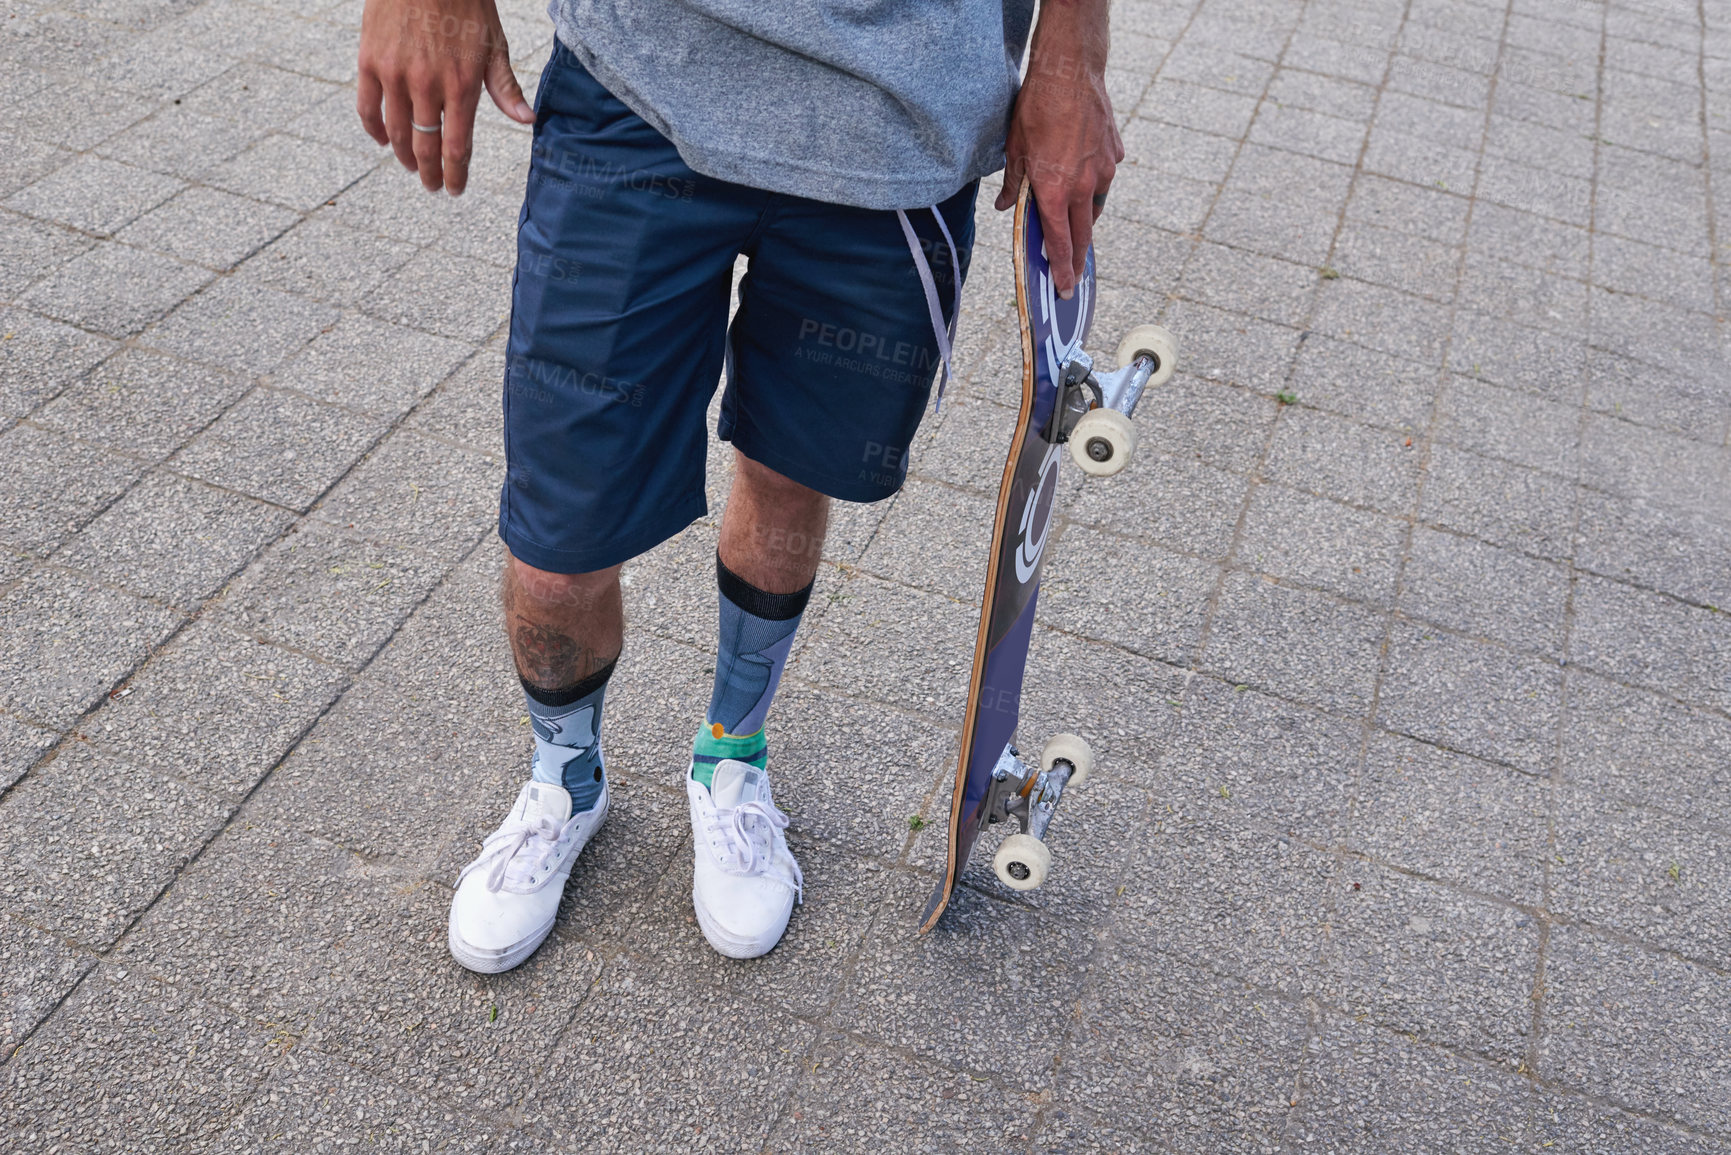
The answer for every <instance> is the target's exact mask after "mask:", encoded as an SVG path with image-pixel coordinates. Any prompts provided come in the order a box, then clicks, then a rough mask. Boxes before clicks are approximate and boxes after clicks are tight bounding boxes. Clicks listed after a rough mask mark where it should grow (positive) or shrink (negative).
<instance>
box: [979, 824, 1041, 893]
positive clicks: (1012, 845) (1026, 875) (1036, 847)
mask: <svg viewBox="0 0 1731 1155" xmlns="http://www.w3.org/2000/svg"><path fill="white" fill-rule="evenodd" d="M992 869H993V870H995V871H996V872H997V874H998V881H999V882H1001V883H1003V884H1004V885H1005V886H1007V887H1009V888H1010V889H1011V890H1033V889H1034V888H1035V887H1036V886H1039V885H1040V884H1041V883H1042V882H1045V881H1046V872H1047V871H1049V870H1051V869H1052V852H1051V851H1050V850H1047V849H1046V844H1045V843H1044V842H1041V841H1040V840H1039V839H1038V838H1035V837H1034V836H1033V835H1031V834H1012V835H1010V836H1009V837H1008V838H1006V839H1004V841H1003V844H1002V845H1001V846H999V847H998V853H996V854H994V855H993V856H992Z"/></svg>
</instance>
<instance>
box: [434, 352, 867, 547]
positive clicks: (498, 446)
mask: <svg viewBox="0 0 1731 1155" xmlns="http://www.w3.org/2000/svg"><path fill="white" fill-rule="evenodd" d="M504 379H505V357H504V354H503V353H500V352H497V351H494V350H491V349H482V350H481V351H480V352H478V353H476V354H474V355H473V356H472V357H470V358H469V359H468V360H466V361H464V362H463V363H462V364H461V365H460V366H458V367H457V369H456V370H455V371H454V372H452V373H451V374H450V375H449V376H448V377H446V378H445V379H444V380H443V381H441V382H439V383H438V384H437V385H436V386H434V388H433V391H432V392H431V393H430V394H429V395H427V396H426V397H424V398H422V400H421V401H420V402H419V403H418V404H417V405H416V406H415V409H414V411H413V412H412V413H411V414H410V415H409V418H408V421H407V422H406V424H407V426H408V427H409V428H411V429H415V430H418V431H420V432H422V433H425V434H426V435H428V436H429V437H437V438H439V439H441V440H444V441H452V442H456V443H457V444H459V445H463V446H466V447H468V448H471V449H476V450H479V451H480V452H482V453H489V454H492V455H493V456H495V457H503V456H504V454H505V430H504V416H503V412H502V407H501V405H500V399H501V397H502V395H503V382H504ZM830 516H831V517H832V519H836V520H839V519H840V517H841V514H840V511H839V510H838V509H836V508H835V507H834V506H832V507H831V511H830Z"/></svg>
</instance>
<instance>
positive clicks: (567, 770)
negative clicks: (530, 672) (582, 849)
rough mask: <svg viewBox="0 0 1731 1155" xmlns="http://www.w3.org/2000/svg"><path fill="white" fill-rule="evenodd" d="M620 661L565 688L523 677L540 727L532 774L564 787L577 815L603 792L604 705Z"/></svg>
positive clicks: (525, 697) (531, 712)
mask: <svg viewBox="0 0 1731 1155" xmlns="http://www.w3.org/2000/svg"><path fill="white" fill-rule="evenodd" d="M617 664H618V663H617V661H616V660H615V661H612V662H608V663H607V665H606V666H605V667H604V668H602V669H599V670H596V671H595V672H594V673H593V674H590V675H589V676H588V677H587V678H584V679H583V680H582V681H581V682H578V683H577V684H576V685H575V686H571V687H568V688H567V689H563V690H543V689H541V688H540V687H538V686H532V685H530V684H529V682H528V679H526V678H525V679H522V681H523V700H524V701H525V702H527V703H528V706H529V724H530V725H531V726H533V727H534V729H535V762H534V767H533V769H532V771H531V776H532V777H533V778H534V779H535V781H537V782H546V783H549V784H552V783H558V784H559V785H561V786H563V787H565V791H566V793H568V794H570V795H571V813H573V814H576V813H579V812H580V811H584V810H588V809H589V808H590V807H592V806H594V805H595V803H596V801H597V800H598V799H599V798H600V797H601V784H602V775H603V770H602V766H601V705H602V702H603V700H604V699H605V698H606V696H607V679H608V678H610V677H612V676H613V667H614V666H615V665H617Z"/></svg>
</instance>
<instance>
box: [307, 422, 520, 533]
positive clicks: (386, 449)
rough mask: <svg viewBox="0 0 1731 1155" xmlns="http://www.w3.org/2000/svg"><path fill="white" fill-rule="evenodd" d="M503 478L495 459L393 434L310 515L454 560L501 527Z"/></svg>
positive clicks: (424, 439) (418, 438) (428, 440)
mask: <svg viewBox="0 0 1731 1155" xmlns="http://www.w3.org/2000/svg"><path fill="white" fill-rule="evenodd" d="M503 480H504V464H503V462H501V461H499V460H498V459H497V458H488V457H482V456H480V455H479V454H471V453H461V452H458V453H453V452H452V451H451V449H450V447H449V446H446V445H443V444H441V443H439V442H436V441H432V440H430V439H428V438H424V437H419V436H417V435H415V434H413V433H393V434H392V435H390V436H389V437H387V438H386V439H385V440H384V441H383V442H381V443H380V444H379V445H378V446H377V447H376V448H374V449H372V450H371V451H369V452H368V454H367V455H366V456H365V457H363V458H362V459H361V460H360V461H359V462H357V463H356V464H355V466H354V468H353V469H352V470H351V471H350V472H349V473H348V475H347V476H345V477H344V478H343V480H342V481H341V482H339V483H338V484H337V486H336V487H335V488H334V489H332V490H331V491H330V493H328V494H327V495H326V496H325V497H324V498H322V499H321V500H320V501H319V503H318V504H317V505H316V506H315V507H314V509H313V516H314V517H317V518H320V519H322V520H325V521H328V522H331V523H332V524H334V525H339V526H344V527H346V528H348V529H352V530H356V531H358V532H360V533H362V534H365V535H366V536H367V537H369V538H371V539H372V540H375V541H380V542H395V543H397V544H400V545H403V546H406V547H409V548H411V549H416V550H420V551H423V552H425V553H428V554H432V555H434V556H437V557H444V558H448V559H453V560H454V559H456V558H458V557H461V556H463V555H464V554H467V553H468V551H469V550H470V549H471V548H472V547H473V546H474V544H475V542H476V541H477V540H479V538H480V537H481V535H482V534H484V533H486V532H488V531H489V529H490V528H491V527H492V526H493V525H494V524H495V523H496V521H497V519H498V509H499V505H498V493H499V483H500V482H502V481H503Z"/></svg>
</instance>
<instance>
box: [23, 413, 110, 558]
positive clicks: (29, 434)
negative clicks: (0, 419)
mask: <svg viewBox="0 0 1731 1155" xmlns="http://www.w3.org/2000/svg"><path fill="white" fill-rule="evenodd" d="M0 454H4V456H5V458H6V460H7V461H8V462H10V463H12V465H13V467H14V469H13V471H12V472H11V473H9V474H8V475H7V476H6V477H5V478H4V480H0V494H4V495H5V500H6V504H7V507H8V510H7V514H6V520H5V523H4V525H3V526H0V539H3V540H4V541H5V542H6V543H7V545H9V546H10V547H11V548H13V549H15V550H18V551H20V552H23V553H29V554H33V555H36V556H38V557H40V556H43V555H46V554H47V553H49V552H51V551H52V550H53V549H54V548H55V547H57V546H59V545H60V544H61V543H62V542H64V541H65V540H66V539H67V538H69V537H71V536H72V535H73V534H75V533H77V532H78V530H79V529H80V528H81V527H83V526H84V525H86V524H87V523H88V522H89V521H90V520H91V519H92V518H94V517H96V516H97V515H98V514H99V513H101V512H102V510H103V509H104V508H105V507H107V506H108V505H109V503H111V502H112V501H114V499H115V498H117V497H119V496H120V495H121V494H122V493H124V492H126V488H127V487H128V486H129V485H131V484H132V482H133V481H134V480H135V479H136V478H137V477H138V475H139V474H140V473H141V472H143V469H142V467H141V466H140V465H139V464H138V463H137V462H133V461H127V460H125V459H121V460H118V461H115V460H113V459H111V458H110V457H109V455H108V454H105V453H103V452H102V451H101V450H99V449H98V448H97V447H96V446H94V445H86V444H84V443H83V442H81V441H76V440H74V439H73V438H71V437H67V436H65V435H64V434H61V433H58V432H55V431H53V430H48V429H41V428H38V427H36V426H34V425H15V426H13V427H12V428H11V429H9V430H7V431H6V432H5V433H0ZM63 470H64V471H67V472H70V473H71V476H70V477H67V476H63V475H62V471H63Z"/></svg>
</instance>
